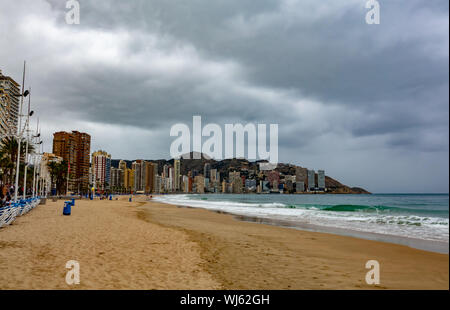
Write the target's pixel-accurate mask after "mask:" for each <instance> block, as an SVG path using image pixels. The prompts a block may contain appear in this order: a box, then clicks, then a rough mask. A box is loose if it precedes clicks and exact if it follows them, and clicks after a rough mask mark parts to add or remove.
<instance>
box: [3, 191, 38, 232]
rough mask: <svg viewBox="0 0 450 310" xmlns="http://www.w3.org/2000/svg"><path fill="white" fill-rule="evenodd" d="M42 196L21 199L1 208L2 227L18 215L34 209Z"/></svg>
mask: <svg viewBox="0 0 450 310" xmlns="http://www.w3.org/2000/svg"><path fill="white" fill-rule="evenodd" d="M40 201H41V199H40V197H34V198H27V199H21V200H20V201H18V202H10V203H8V204H7V205H6V206H4V207H1V208H0V228H1V227H4V226H7V225H9V224H11V223H12V222H13V221H14V220H15V219H16V217H17V216H22V215H24V214H26V213H28V212H29V211H30V210H31V209H34V208H35V207H36V206H37V205H38V204H39V202H40Z"/></svg>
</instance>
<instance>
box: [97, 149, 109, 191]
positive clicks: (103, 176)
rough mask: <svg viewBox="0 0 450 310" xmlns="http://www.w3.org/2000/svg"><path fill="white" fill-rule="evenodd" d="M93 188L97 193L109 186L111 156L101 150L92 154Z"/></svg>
mask: <svg viewBox="0 0 450 310" xmlns="http://www.w3.org/2000/svg"><path fill="white" fill-rule="evenodd" d="M92 167H93V170H92V171H93V174H94V180H95V181H94V188H95V189H96V190H99V191H105V190H106V189H110V186H111V155H110V154H108V153H107V152H105V151H103V150H99V151H96V152H94V153H92Z"/></svg>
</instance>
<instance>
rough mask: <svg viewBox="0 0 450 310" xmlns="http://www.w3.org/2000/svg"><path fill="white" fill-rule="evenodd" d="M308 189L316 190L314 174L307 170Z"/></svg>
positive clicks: (312, 171)
mask: <svg viewBox="0 0 450 310" xmlns="http://www.w3.org/2000/svg"><path fill="white" fill-rule="evenodd" d="M308 189H309V190H310V191H314V190H315V189H316V172H315V171H314V170H308Z"/></svg>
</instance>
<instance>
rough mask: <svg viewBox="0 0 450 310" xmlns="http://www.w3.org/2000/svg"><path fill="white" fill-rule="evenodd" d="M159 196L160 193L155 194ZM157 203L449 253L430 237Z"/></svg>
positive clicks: (443, 246)
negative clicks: (415, 236)
mask: <svg viewBox="0 0 450 310" xmlns="http://www.w3.org/2000/svg"><path fill="white" fill-rule="evenodd" d="M154 197H158V195H156V196H154ZM156 202H157V203H164V204H168V205H172V206H177V207H183V208H193V209H202V210H208V211H212V212H217V213H224V214H230V215H232V216H233V217H234V218H236V219H237V220H239V221H244V222H250V223H261V224H266V225H274V226H279V227H286V228H291V229H297V230H303V231H310V232H322V233H329V234H335V235H339V236H348V237H355V238H360V239H364V240H373V241H380V242H386V243H391V244H398V245H405V246H408V247H411V248H414V249H419V250H424V251H429V252H434V253H440V254H449V243H448V242H445V241H439V240H430V239H420V238H412V237H406V236H398V235H391V234H384V233H377V232H369V231H361V230H355V229H350V228H348V229H346V228H340V227H333V226H325V225H318V224H310V223H306V222H301V221H291V220H288V219H276V218H270V217H264V216H257V215H246V214H240V213H234V212H232V211H224V210H219V209H214V208H204V207H201V206H198V207H197V206H195V207H194V206H188V205H178V204H176V202H174V203H172V202H167V201H159V200H157V201H156Z"/></svg>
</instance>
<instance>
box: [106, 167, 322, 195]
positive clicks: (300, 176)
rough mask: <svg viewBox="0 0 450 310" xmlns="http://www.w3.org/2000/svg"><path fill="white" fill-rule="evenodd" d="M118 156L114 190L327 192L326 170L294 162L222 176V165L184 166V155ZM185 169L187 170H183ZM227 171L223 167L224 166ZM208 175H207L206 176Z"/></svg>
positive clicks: (114, 168) (113, 178)
mask: <svg viewBox="0 0 450 310" xmlns="http://www.w3.org/2000/svg"><path fill="white" fill-rule="evenodd" d="M128 164H129V165H130V166H131V168H128V167H127V162H125V161H124V160H115V166H114V167H111V168H110V173H111V187H110V189H109V190H110V191H113V192H117V193H138V194H139V193H141V194H160V193H198V194H203V193H230V194H243V193H261V194H268V193H284V194H287V193H291V194H293V193H310V192H314V193H317V192H326V190H327V188H326V178H325V171H324V170H318V171H317V174H316V171H315V170H310V169H307V168H304V167H299V166H294V165H291V166H290V168H289V169H290V170H289V171H290V172H291V171H292V172H293V173H292V172H291V173H288V174H284V173H282V172H280V171H278V170H270V171H266V170H262V171H260V170H259V169H248V168H245V167H244V168H241V169H239V170H235V169H234V170H231V171H228V174H227V175H224V176H223V177H222V174H221V171H220V170H219V169H218V167H220V166H214V165H211V164H210V163H206V164H204V166H202V167H201V169H198V168H197V169H192V170H189V171H187V170H186V168H185V170H183V159H175V160H173V161H166V162H165V163H164V162H163V163H161V161H146V160H142V159H138V160H135V161H133V162H131V163H130V162H128ZM183 171H184V173H182V172H183ZM222 171H223V170H222ZM205 175H206V176H207V177H206V176H205Z"/></svg>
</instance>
